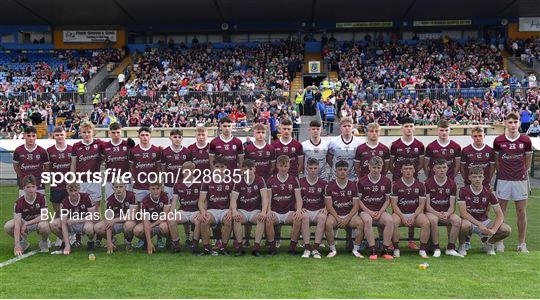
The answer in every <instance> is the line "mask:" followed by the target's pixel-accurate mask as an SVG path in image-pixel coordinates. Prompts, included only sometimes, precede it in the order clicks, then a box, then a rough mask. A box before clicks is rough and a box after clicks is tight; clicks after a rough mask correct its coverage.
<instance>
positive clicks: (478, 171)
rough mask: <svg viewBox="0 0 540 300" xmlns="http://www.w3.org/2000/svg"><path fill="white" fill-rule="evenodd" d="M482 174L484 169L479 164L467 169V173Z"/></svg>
mask: <svg viewBox="0 0 540 300" xmlns="http://www.w3.org/2000/svg"><path fill="white" fill-rule="evenodd" d="M480 174H482V175H484V169H482V167H480V166H476V167H472V168H471V169H470V170H469V175H480Z"/></svg>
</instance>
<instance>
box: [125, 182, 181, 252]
mask: <svg viewBox="0 0 540 300" xmlns="http://www.w3.org/2000/svg"><path fill="white" fill-rule="evenodd" d="M148 189H149V193H148V195H146V196H145V197H144V199H143V201H142V203H141V212H142V214H143V220H142V222H141V223H139V224H137V225H135V228H133V234H134V235H135V236H136V237H138V238H139V239H141V240H144V241H145V244H146V251H147V252H148V254H152V253H154V251H156V248H155V247H154V243H153V242H152V237H153V236H155V235H157V236H158V237H170V235H169V225H168V222H169V221H170V220H172V219H174V218H170V217H169V215H170V214H169V212H170V210H171V204H170V201H169V197H168V196H167V193H165V192H163V191H162V185H161V183H160V182H151V183H150V184H149V188H148ZM163 216H166V217H163ZM175 217H176V214H175ZM158 244H159V240H158ZM158 248H160V247H159V245H158Z"/></svg>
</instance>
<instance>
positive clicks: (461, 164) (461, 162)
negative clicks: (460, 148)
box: [459, 160, 495, 175]
mask: <svg viewBox="0 0 540 300" xmlns="http://www.w3.org/2000/svg"><path fill="white" fill-rule="evenodd" d="M494 166H495V165H494ZM459 172H460V173H461V175H463V174H465V162H464V161H463V160H460V162H459Z"/></svg>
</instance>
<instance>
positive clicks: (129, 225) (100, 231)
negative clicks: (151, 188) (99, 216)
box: [94, 182, 138, 254]
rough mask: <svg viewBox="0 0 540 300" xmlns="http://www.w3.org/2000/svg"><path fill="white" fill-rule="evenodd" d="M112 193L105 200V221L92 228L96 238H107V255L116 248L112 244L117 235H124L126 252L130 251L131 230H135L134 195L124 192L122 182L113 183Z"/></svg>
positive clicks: (136, 207)
mask: <svg viewBox="0 0 540 300" xmlns="http://www.w3.org/2000/svg"><path fill="white" fill-rule="evenodd" d="M113 189H114V193H113V194H112V195H110V196H109V197H108V198H107V209H106V210H105V220H102V221H100V222H98V223H97V224H96V225H95V226H94V231H95V232H96V234H97V236H98V238H102V237H105V238H107V254H112V253H113V251H114V249H116V246H115V245H114V244H113V236H114V235H116V234H118V233H123V234H124V239H125V243H126V250H127V251H131V240H132V239H133V228H135V225H136V223H135V218H134V214H135V212H136V211H137V209H138V206H137V201H136V200H135V194H134V193H133V192H131V191H128V190H126V184H125V183H123V182H115V183H113Z"/></svg>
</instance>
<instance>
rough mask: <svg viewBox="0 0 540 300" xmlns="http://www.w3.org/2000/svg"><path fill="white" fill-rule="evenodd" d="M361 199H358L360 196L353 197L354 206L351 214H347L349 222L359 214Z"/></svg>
mask: <svg viewBox="0 0 540 300" xmlns="http://www.w3.org/2000/svg"><path fill="white" fill-rule="evenodd" d="M358 202H360V200H359V199H358V196H356V197H353V200H352V203H353V207H352V209H351V211H350V212H349V214H347V222H348V221H350V220H351V219H352V218H353V217H354V216H356V215H358V209H359V208H360V205H359V204H358Z"/></svg>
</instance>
